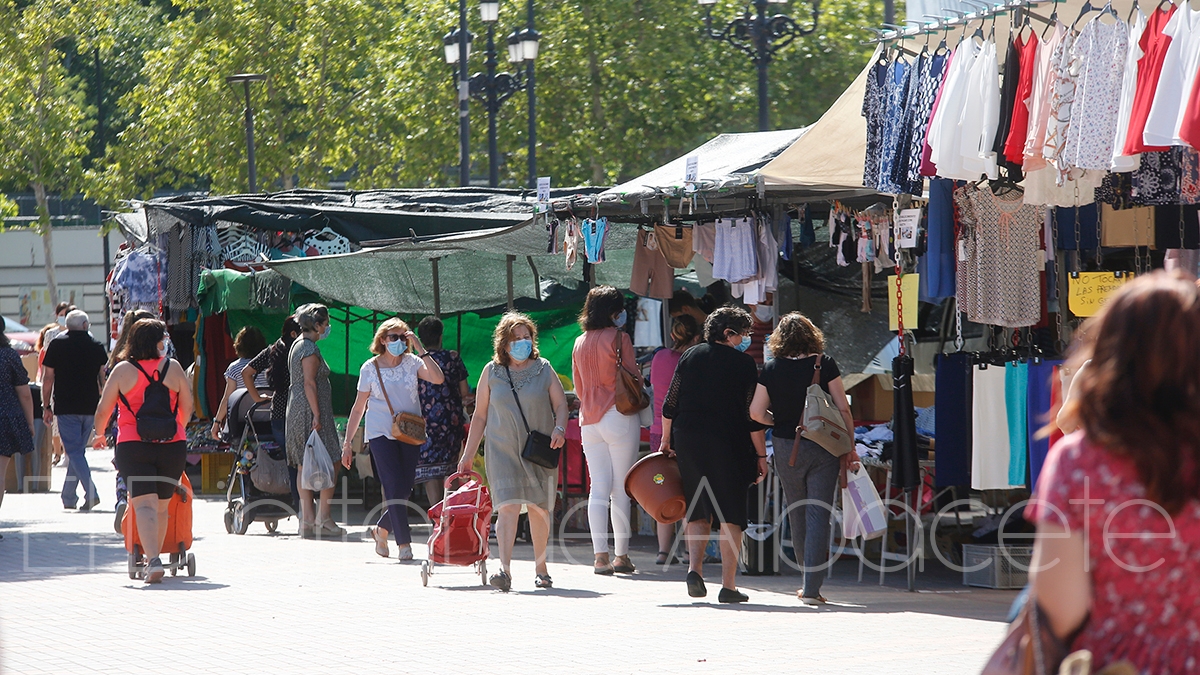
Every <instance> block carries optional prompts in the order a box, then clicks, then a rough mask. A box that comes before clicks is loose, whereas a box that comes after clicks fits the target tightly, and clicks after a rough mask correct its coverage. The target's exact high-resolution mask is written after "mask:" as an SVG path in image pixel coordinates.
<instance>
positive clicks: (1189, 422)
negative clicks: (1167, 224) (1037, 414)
mask: <svg viewBox="0 0 1200 675" xmlns="http://www.w3.org/2000/svg"><path fill="white" fill-rule="evenodd" d="M1198 336H1200V294H1198V292H1197V289H1196V287H1195V286H1194V285H1193V284H1192V283H1189V282H1188V281H1185V280H1184V278H1183V277H1182V276H1181V275H1179V274H1175V275H1171V274H1167V273H1163V272H1159V273H1155V274H1152V275H1150V276H1147V277H1143V278H1140V279H1137V280H1135V281H1132V282H1130V283H1128V284H1126V285H1125V286H1124V287H1122V288H1121V290H1119V291H1118V292H1117V293H1116V294H1115V295H1114V296H1113V297H1112V298H1111V299H1110V300H1109V301H1108V303H1107V304H1106V305H1105V307H1104V309H1103V310H1101V312H1100V314H1099V315H1098V316H1097V317H1096V320H1095V323H1094V324H1093V328H1092V330H1090V331H1089V335H1088V337H1087V339H1086V340H1085V341H1084V342H1083V343H1082V344H1081V345H1080V348H1079V350H1078V353H1077V354H1076V355H1075V357H1074V361H1075V363H1076V364H1080V363H1083V362H1084V361H1085V360H1088V359H1090V360H1091V361H1090V363H1088V367H1087V368H1086V369H1084V370H1083V371H1081V372H1079V374H1078V375H1077V376H1076V379H1075V382H1074V384H1073V385H1072V394H1073V395H1072V397H1071V400H1070V401H1069V402H1068V404H1067V410H1066V411H1065V412H1066V417H1067V418H1068V419H1071V420H1074V421H1075V422H1077V423H1078V425H1079V429H1080V430H1079V431H1077V432H1075V433H1073V434H1071V435H1070V436H1067V437H1066V438H1064V439H1063V440H1062V441H1060V442H1059V443H1058V444H1057V445H1055V446H1054V449H1053V450H1051V451H1050V456H1049V457H1048V458H1047V460H1046V465H1045V468H1044V469H1043V471H1042V474H1041V477H1040V478H1039V480H1038V486H1037V492H1036V495H1035V498H1034V501H1033V503H1032V504H1031V506H1030V507H1029V508H1028V509H1027V511H1026V514H1027V517H1029V518H1030V519H1031V520H1032V521H1033V522H1036V523H1037V527H1038V535H1037V539H1036V542H1035V544H1034V553H1033V567H1032V569H1031V572H1030V573H1031V581H1032V587H1033V596H1032V597H1033V598H1034V599H1035V600H1036V602H1037V603H1038V605H1039V606H1040V607H1041V608H1042V610H1044V612H1045V615H1046V618H1047V623H1048V625H1049V627H1050V628H1051V629H1052V630H1053V631H1054V633H1055V634H1056V635H1057V636H1058V637H1060V638H1061V639H1063V640H1064V641H1065V642H1066V644H1067V647H1068V648H1069V649H1071V650H1077V649H1087V650H1090V651H1091V652H1092V655H1093V663H1094V664H1095V666H1096V668H1097V669H1099V668H1100V667H1102V666H1105V665H1108V664H1111V663H1115V662H1118V661H1122V660H1125V661H1129V662H1131V663H1132V664H1133V666H1134V667H1135V668H1136V670H1137V672H1138V673H1140V674H1141V675H1151V674H1158V673H1172V674H1179V673H1197V672H1200V586H1198V585H1197V584H1196V579H1197V578H1200V500H1198V499H1197V497H1198V495H1200V491H1198V488H1200V350H1197V348H1196V340H1197V337H1198Z"/></svg>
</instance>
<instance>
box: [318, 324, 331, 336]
mask: <svg viewBox="0 0 1200 675" xmlns="http://www.w3.org/2000/svg"><path fill="white" fill-rule="evenodd" d="M331 330H333V324H329V325H328V326H325V330H323V331H321V336H320V337H318V338H317V339H318V340H324V339H325V338H327V337H329V331H331Z"/></svg>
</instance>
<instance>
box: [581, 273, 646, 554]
mask: <svg viewBox="0 0 1200 675" xmlns="http://www.w3.org/2000/svg"><path fill="white" fill-rule="evenodd" d="M625 321H626V312H625V298H624V296H622V295H621V292H620V291H618V290H617V289H615V288H613V287H612V286H597V287H596V288H593V289H592V290H591V291H589V292H588V295H587V300H586V301H585V302H584V303H583V312H581V313H580V315H579V325H580V326H581V327H582V328H583V335H580V336H579V337H578V338H577V339H576V340H575V349H574V350H573V351H572V352H571V372H572V377H573V378H574V380H575V395H576V396H578V397H579V403H580V408H579V432H580V436H581V437H582V440H583V454H584V456H586V457H587V465H588V474H589V476H590V477H591V483H592V485H591V493H590V494H589V495H588V527H589V528H590V529H591V531H592V552H593V553H594V554H595V557H596V560H595V565H594V571H595V573H596V574H605V575H608V574H612V573H613V572H621V573H622V574H632V573H633V571H634V567H633V562H632V561H630V560H629V535H630V531H629V495H627V494H626V493H625V474H627V473H629V467H631V466H633V462H634V460H635V459H637V451H638V444H639V443H640V440H641V439H640V435H641V428H640V426H639V424H638V416H637V415H624V414H622V413H621V411H619V410H617V406H616V396H617V393H616V392H617V360H618V358H617V350H618V348H619V349H620V363H621V367H622V368H625V369H626V370H628V371H629V372H630V373H633V374H634V375H636V376H637V379H638V386H641V380H642V375H641V370H640V369H639V368H638V365H637V361H636V360H635V359H634V353H633V341H632V340H630V339H629V333H626V332H625V331H624V330H623V329H624V326H625ZM610 501H611V502H612V510H611V519H612V531H613V539H614V540H615V542H614V548H615V549H616V558H615V559H613V560H612V561H611V562H610V561H609V558H608V521H609V516H610V510H609V502H610Z"/></svg>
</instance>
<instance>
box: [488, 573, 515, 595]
mask: <svg viewBox="0 0 1200 675" xmlns="http://www.w3.org/2000/svg"><path fill="white" fill-rule="evenodd" d="M488 583H489V584H491V585H492V586H494V587H495V588H498V589H499V590H500V591H501V592H502V593H507V592H508V591H509V590H510V589H511V588H512V577H510V576H508V572H505V571H504V570H500V571H499V572H496V573H495V574H493V575H492V576H491V577H489V578H488Z"/></svg>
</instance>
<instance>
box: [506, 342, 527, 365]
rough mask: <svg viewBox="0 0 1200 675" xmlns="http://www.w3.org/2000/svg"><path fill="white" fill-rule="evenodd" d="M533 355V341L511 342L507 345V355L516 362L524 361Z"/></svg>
mask: <svg viewBox="0 0 1200 675" xmlns="http://www.w3.org/2000/svg"><path fill="white" fill-rule="evenodd" d="M532 353H533V340H513V341H512V343H511V344H509V345H508V355H509V356H511V357H513V358H514V359H516V360H517V361H524V360H525V359H527V358H529V355H530V354H532Z"/></svg>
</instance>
